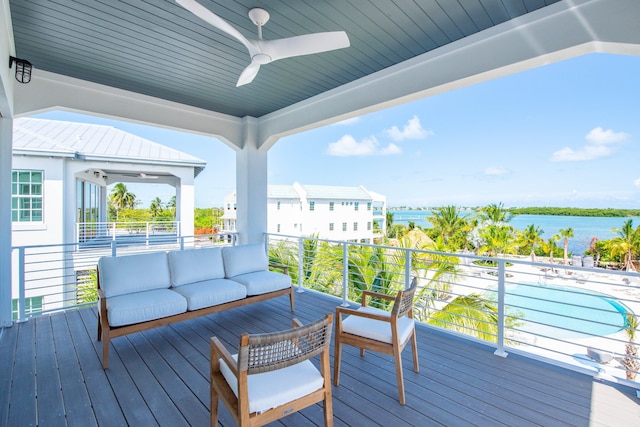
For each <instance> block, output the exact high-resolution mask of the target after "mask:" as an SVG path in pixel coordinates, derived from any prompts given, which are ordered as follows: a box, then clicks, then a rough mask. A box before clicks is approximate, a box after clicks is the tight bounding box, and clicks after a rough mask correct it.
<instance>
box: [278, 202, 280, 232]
mask: <svg viewBox="0 0 640 427" xmlns="http://www.w3.org/2000/svg"><path fill="white" fill-rule="evenodd" d="M278 210H280V202H279V201H278ZM278 231H280V230H278Z"/></svg>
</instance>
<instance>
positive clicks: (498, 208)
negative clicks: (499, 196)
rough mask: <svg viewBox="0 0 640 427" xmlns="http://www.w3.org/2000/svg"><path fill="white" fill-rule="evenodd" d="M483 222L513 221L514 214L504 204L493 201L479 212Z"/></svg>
mask: <svg viewBox="0 0 640 427" xmlns="http://www.w3.org/2000/svg"><path fill="white" fill-rule="evenodd" d="M478 216H479V217H480V220H481V222H483V223H487V224H494V225H495V224H502V223H506V222H509V221H511V218H512V216H513V215H511V214H510V213H509V211H508V210H507V209H506V208H505V207H504V206H503V205H502V203H498V204H495V203H491V204H490V205H487V206H484V207H482V208H480V213H479V214H478Z"/></svg>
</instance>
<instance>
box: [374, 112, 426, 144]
mask: <svg viewBox="0 0 640 427" xmlns="http://www.w3.org/2000/svg"><path fill="white" fill-rule="evenodd" d="M385 132H386V134H387V135H388V136H389V137H390V138H391V139H393V140H394V141H396V142H400V141H404V140H405V139H424V138H427V137H428V136H431V135H433V131H430V130H427V129H423V128H422V125H421V124H420V119H419V118H418V116H413V117H412V118H410V119H409V121H408V122H407V124H406V125H405V126H404V128H403V129H402V130H400V129H398V127H397V126H393V127H391V129H387V130H386V131H385Z"/></svg>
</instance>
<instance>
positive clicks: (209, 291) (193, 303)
mask: <svg viewBox="0 0 640 427" xmlns="http://www.w3.org/2000/svg"><path fill="white" fill-rule="evenodd" d="M173 291H174V292H177V293H179V294H180V295H182V296H183V297H185V298H186V299H187V309H188V310H197V309H199V308H204V307H211V306H213V305H218V304H223V303H225V302H229V301H235V300H239V299H242V298H245V297H246V296H247V288H245V287H244V286H242V285H241V284H239V283H236V282H234V281H232V280H227V279H214V280H204V281H202V282H196V283H191V284H189V285H182V286H180V287H177V288H173Z"/></svg>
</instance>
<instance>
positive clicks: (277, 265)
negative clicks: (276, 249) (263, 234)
mask: <svg viewBox="0 0 640 427" xmlns="http://www.w3.org/2000/svg"><path fill="white" fill-rule="evenodd" d="M269 267H271V268H279V269H280V270H282V273H284V274H286V275H289V266H287V265H282V264H269Z"/></svg>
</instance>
